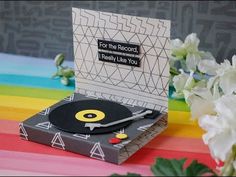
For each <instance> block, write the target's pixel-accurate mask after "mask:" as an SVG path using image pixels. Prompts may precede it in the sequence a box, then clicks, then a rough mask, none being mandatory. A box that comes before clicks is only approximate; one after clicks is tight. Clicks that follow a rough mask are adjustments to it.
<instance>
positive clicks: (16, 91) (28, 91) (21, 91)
mask: <svg viewBox="0 0 236 177" xmlns="http://www.w3.org/2000/svg"><path fill="white" fill-rule="evenodd" d="M72 93H73V90H57V89H46V88H31V87H23V86H12V85H0V94H1V95H9V96H22V97H31V98H46V99H54V100H60V99H63V98H65V97H67V96H69V95H70V94H72Z"/></svg>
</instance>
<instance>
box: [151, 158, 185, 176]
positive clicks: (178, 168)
mask: <svg viewBox="0 0 236 177" xmlns="http://www.w3.org/2000/svg"><path fill="white" fill-rule="evenodd" d="M185 161H186V159H180V160H176V159H172V160H168V159H163V158H157V159H156V164H154V165H153V166H152V167H151V170H152V172H153V174H154V175H155V176H185V173H184V169H183V165H184V163H185Z"/></svg>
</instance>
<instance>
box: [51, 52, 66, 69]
mask: <svg viewBox="0 0 236 177" xmlns="http://www.w3.org/2000/svg"><path fill="white" fill-rule="evenodd" d="M64 59H65V55H64V54H63V53H59V54H58V55H57V56H56V57H55V59H54V62H55V65H56V66H61V65H62V63H63V61H64Z"/></svg>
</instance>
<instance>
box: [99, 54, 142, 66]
mask: <svg viewBox="0 0 236 177" xmlns="http://www.w3.org/2000/svg"><path fill="white" fill-rule="evenodd" d="M98 59H99V60H100V61H104V62H110V63H118V64H123V65H129V66H136V67H140V59H139V58H138V57H130V56H125V55H118V54H113V53H106V52H98Z"/></svg>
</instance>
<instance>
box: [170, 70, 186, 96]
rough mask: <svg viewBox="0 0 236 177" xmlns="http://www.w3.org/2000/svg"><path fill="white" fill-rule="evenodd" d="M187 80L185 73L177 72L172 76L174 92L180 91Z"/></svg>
mask: <svg viewBox="0 0 236 177" xmlns="http://www.w3.org/2000/svg"><path fill="white" fill-rule="evenodd" d="M187 80H188V76H187V74H183V73H181V74H179V75H177V76H175V77H174V78H173V85H174V87H175V90H176V92H180V91H181V92H182V91H183V89H184V86H185V83H186V81H187Z"/></svg>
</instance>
